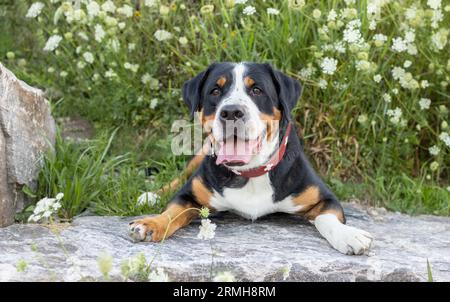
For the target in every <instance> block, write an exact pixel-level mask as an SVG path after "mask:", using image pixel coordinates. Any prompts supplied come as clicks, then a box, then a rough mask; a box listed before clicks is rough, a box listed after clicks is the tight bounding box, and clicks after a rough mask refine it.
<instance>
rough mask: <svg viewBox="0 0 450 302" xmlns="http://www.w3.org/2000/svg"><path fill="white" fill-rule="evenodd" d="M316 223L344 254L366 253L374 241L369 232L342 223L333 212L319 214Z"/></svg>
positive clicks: (320, 231) (333, 245) (321, 232)
mask: <svg viewBox="0 0 450 302" xmlns="http://www.w3.org/2000/svg"><path fill="white" fill-rule="evenodd" d="M314 225H315V226H316V228H317V230H318V231H319V233H320V234H321V235H322V236H323V237H325V239H327V240H328V242H329V243H330V244H331V246H332V247H334V248H335V249H337V250H338V251H339V252H341V253H343V254H347V255H353V254H355V255H361V254H365V253H367V252H368V251H369V248H370V246H371V244H372V241H373V238H372V235H370V234H369V233H368V232H366V231H363V230H360V229H357V228H354V227H351V226H348V225H345V224H342V223H341V222H340V221H339V220H338V219H337V217H336V216H335V215H333V214H322V215H318V216H317V217H316V219H315V220H314Z"/></svg>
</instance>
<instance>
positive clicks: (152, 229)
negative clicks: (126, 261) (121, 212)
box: [129, 175, 215, 241]
mask: <svg viewBox="0 0 450 302" xmlns="http://www.w3.org/2000/svg"><path fill="white" fill-rule="evenodd" d="M212 195H213V193H212V191H211V189H210V188H209V187H208V186H207V185H206V184H205V182H204V180H203V178H202V177H201V176H199V175H196V176H194V177H192V178H191V179H190V180H189V181H188V182H187V183H186V184H185V185H184V186H183V188H181V190H180V191H179V192H178V193H177V195H176V196H175V198H174V199H173V200H172V201H171V202H170V203H169V205H168V206H167V208H166V210H165V211H164V212H163V213H162V214H160V215H157V216H152V217H147V218H143V219H139V220H136V221H133V222H131V223H130V226H129V235H130V237H131V238H133V239H134V240H135V241H143V240H145V241H161V240H163V239H165V238H168V237H169V236H171V235H172V234H173V233H175V232H176V231H177V230H178V229H180V228H182V227H184V226H186V225H188V224H189V223H190V222H191V221H192V219H194V218H195V217H198V214H199V211H198V209H200V208H201V207H207V208H209V209H210V210H212V211H214V210H215V209H214V208H213V207H211V206H210V200H211V197H212Z"/></svg>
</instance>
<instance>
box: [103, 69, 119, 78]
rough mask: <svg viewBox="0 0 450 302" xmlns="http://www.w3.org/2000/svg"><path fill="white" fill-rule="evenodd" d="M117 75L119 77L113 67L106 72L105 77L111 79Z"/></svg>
mask: <svg viewBox="0 0 450 302" xmlns="http://www.w3.org/2000/svg"><path fill="white" fill-rule="evenodd" d="M115 77H117V73H115V72H114V70H112V69H111V68H110V69H108V70H107V71H106V72H105V78H108V79H111V78H115Z"/></svg>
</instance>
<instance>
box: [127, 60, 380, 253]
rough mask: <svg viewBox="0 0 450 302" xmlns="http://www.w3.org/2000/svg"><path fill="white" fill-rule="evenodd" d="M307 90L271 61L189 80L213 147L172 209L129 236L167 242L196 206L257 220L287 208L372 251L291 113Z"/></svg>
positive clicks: (334, 238) (192, 103) (351, 248)
mask: <svg viewBox="0 0 450 302" xmlns="http://www.w3.org/2000/svg"><path fill="white" fill-rule="evenodd" d="M301 90H302V89H301V86H300V83H299V82H298V81H296V80H295V79H293V78H291V77H289V76H287V75H285V74H283V73H282V72H280V71H277V70H275V69H273V68H272V67H271V66H270V65H269V64H256V63H215V64H212V65H211V66H209V67H208V69H206V70H205V71H203V72H201V73H200V74H198V75H197V76H196V77H195V78H193V79H191V80H189V81H187V82H186V83H185V84H184V86H183V98H184V101H185V102H186V104H187V105H188V106H189V109H190V111H191V112H192V113H193V114H194V113H198V116H199V118H200V122H201V123H202V125H203V128H204V129H205V131H206V132H207V134H208V136H209V138H210V141H211V148H210V150H209V151H208V152H205V153H206V154H205V153H204V154H199V155H196V156H194V157H193V159H192V160H191V162H190V163H189V164H188V166H187V173H192V175H190V177H189V179H188V180H187V182H186V183H185V184H184V185H183V186H182V187H181V189H180V190H179V191H178V193H176V194H175V196H174V197H173V199H172V201H171V202H170V203H169V204H168V206H167V208H166V210H165V211H164V212H163V213H162V214H160V215H157V216H152V217H147V218H144V219H140V220H136V221H133V222H131V223H130V226H129V233H130V236H131V237H132V238H133V239H135V240H138V241H140V240H148V241H160V240H162V239H163V237H164V236H166V237H168V236H170V235H172V234H173V233H174V232H176V231H177V230H178V229H180V228H182V227H184V226H186V225H187V224H189V223H190V221H191V220H192V219H193V218H195V217H196V215H198V211H192V210H191V211H185V210H186V209H188V208H192V207H195V208H201V207H208V208H209V209H210V210H212V211H233V212H235V213H237V214H239V215H241V216H242V217H245V218H248V219H252V220H254V219H257V218H258V217H261V216H264V215H267V214H270V213H275V212H284V213H290V214H292V215H301V216H303V217H305V218H306V219H307V220H309V221H310V222H311V223H312V224H314V225H315V227H316V228H317V230H318V231H319V233H320V234H321V235H322V236H323V237H325V239H326V240H328V242H329V243H330V244H331V246H332V247H334V248H335V249H337V250H338V251H340V252H342V253H344V254H363V253H365V252H367V251H368V250H369V248H370V245H371V243H372V236H371V235H370V234H369V233H367V232H365V231H363V230H360V229H357V228H354V227H351V226H348V225H346V224H345V216H344V212H343V209H342V207H341V205H340V204H339V201H338V200H337V199H336V197H335V196H334V195H333V193H332V192H331V191H330V190H329V189H328V188H327V186H326V185H325V184H324V182H323V181H322V180H321V178H320V177H319V176H318V175H317V174H316V173H315V171H314V170H313V168H312V166H311V164H310V163H309V162H308V159H307V157H306V156H305V154H304V152H303V149H302V145H301V143H300V139H299V137H298V134H297V130H296V128H295V125H294V123H293V121H292V117H291V110H292V109H293V108H294V106H295V105H296V103H297V101H298V99H299V97H300V94H301ZM172 185H173V186H177V185H178V183H177V181H175V182H174V183H173V184H172ZM180 213H182V214H180ZM177 216H178V217H177ZM169 217H171V218H170V219H169ZM174 217H177V219H175V220H173V221H172V222H171V223H170V224H169V220H171V219H173V218H174Z"/></svg>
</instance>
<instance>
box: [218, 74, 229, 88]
mask: <svg viewBox="0 0 450 302" xmlns="http://www.w3.org/2000/svg"><path fill="white" fill-rule="evenodd" d="M226 82H227V78H226V77H224V76H221V77H220V78H219V79H218V80H217V81H216V84H217V85H219V87H220V88H222V87H223V86H225V83H226Z"/></svg>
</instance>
